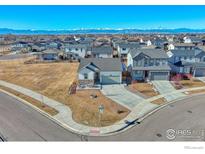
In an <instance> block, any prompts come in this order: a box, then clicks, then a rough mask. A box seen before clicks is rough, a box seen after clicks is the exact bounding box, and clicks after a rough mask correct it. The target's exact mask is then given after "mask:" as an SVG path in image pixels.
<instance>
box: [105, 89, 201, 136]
mask: <svg viewBox="0 0 205 154" xmlns="http://www.w3.org/2000/svg"><path fill="white" fill-rule="evenodd" d="M203 94H204V93H199V94H193V95H190V96H184V97H181V98H178V99H175V100H173V101H171V102H169V103H167V104H163V105H160V106H158V107H156V108H154V109H153V110H151V111H150V112H148V113H146V114H145V115H143V116H141V117H138V118H136V119H135V120H133V121H136V122H139V123H141V122H142V121H143V120H145V119H146V118H148V117H150V116H151V115H153V114H154V113H155V112H157V111H160V110H161V109H163V108H165V107H167V106H169V105H171V104H174V103H177V102H178V101H180V100H184V99H188V98H192V97H194V96H199V95H203ZM139 123H137V124H133V125H130V126H127V127H126V128H124V129H122V130H121V131H116V132H113V133H109V134H108V135H107V136H111V135H117V134H119V133H123V132H125V131H127V130H128V129H131V128H133V127H135V126H136V125H138V124H139Z"/></svg>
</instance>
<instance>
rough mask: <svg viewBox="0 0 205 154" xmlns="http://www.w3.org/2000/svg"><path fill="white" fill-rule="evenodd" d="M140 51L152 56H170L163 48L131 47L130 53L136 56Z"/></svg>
mask: <svg viewBox="0 0 205 154" xmlns="http://www.w3.org/2000/svg"><path fill="white" fill-rule="evenodd" d="M140 53H143V54H145V55H147V56H149V57H150V58H168V55H167V54H166V53H165V52H164V51H163V50H162V49H131V50H130V54H131V55H132V57H133V58H134V57H136V56H137V55H139V54H140Z"/></svg>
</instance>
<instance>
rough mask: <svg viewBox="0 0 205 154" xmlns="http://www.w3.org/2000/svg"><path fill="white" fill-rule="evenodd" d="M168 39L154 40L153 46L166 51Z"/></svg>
mask: <svg viewBox="0 0 205 154" xmlns="http://www.w3.org/2000/svg"><path fill="white" fill-rule="evenodd" d="M167 42H168V41H167V39H165V38H156V39H153V40H152V44H153V45H155V46H156V48H160V49H164V44H165V43H167Z"/></svg>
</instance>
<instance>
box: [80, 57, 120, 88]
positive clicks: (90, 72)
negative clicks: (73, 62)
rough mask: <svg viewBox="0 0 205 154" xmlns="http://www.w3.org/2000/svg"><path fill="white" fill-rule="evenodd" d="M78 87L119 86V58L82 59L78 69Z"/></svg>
mask: <svg viewBox="0 0 205 154" xmlns="http://www.w3.org/2000/svg"><path fill="white" fill-rule="evenodd" d="M78 80H79V84H80V85H94V84H120V83H121V82H122V65H121V62H120V59H119V58H82V59H81V60H80V65H79V68H78Z"/></svg>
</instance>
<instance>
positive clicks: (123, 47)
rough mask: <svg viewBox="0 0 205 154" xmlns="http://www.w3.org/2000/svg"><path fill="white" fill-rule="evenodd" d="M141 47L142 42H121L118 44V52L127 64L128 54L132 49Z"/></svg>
mask: <svg viewBox="0 0 205 154" xmlns="http://www.w3.org/2000/svg"><path fill="white" fill-rule="evenodd" d="M137 48H140V43H139V42H136V43H120V44H118V46H117V52H118V55H119V57H120V58H121V61H122V62H123V63H124V64H125V65H126V66H127V55H128V53H129V51H130V50H131V49H137Z"/></svg>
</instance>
